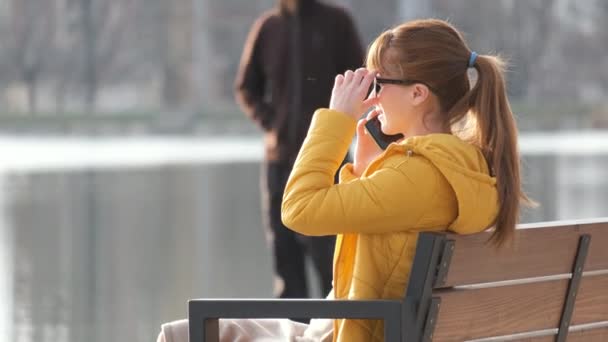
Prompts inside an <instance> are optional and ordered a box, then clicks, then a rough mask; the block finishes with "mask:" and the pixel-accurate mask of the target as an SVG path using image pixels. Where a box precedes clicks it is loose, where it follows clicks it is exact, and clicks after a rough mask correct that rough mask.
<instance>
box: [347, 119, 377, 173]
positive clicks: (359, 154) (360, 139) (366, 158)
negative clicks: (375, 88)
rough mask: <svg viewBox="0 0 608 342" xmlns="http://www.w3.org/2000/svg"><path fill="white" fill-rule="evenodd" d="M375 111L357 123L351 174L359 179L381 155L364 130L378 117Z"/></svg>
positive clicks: (372, 139)
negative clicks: (368, 123) (366, 125)
mask: <svg viewBox="0 0 608 342" xmlns="http://www.w3.org/2000/svg"><path fill="white" fill-rule="evenodd" d="M378 114H379V112H378V110H377V109H375V108H374V109H373V110H371V111H370V112H369V113H368V114H367V117H366V118H363V119H361V120H359V122H357V143H356V145H355V160H354V163H353V173H354V174H355V176H357V177H359V176H361V174H363V171H365V169H366V168H367V166H368V165H369V164H370V163H371V162H372V160H374V159H376V157H378V155H380V154H381V153H382V149H380V147H379V146H378V144H376V142H375V141H374V138H372V136H371V135H370V134H369V133H368V132H367V130H366V129H365V124H366V123H367V122H368V121H369V120H371V119H373V118H374V117H376V116H378Z"/></svg>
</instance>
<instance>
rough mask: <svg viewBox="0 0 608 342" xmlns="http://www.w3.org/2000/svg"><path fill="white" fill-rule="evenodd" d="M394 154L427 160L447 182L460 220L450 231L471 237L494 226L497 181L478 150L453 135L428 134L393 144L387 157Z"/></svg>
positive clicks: (454, 222)
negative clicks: (393, 152) (410, 155)
mask: <svg viewBox="0 0 608 342" xmlns="http://www.w3.org/2000/svg"><path fill="white" fill-rule="evenodd" d="M391 150H394V151H395V152H401V153H414V154H418V155H421V156H424V157H425V158H427V159H428V160H429V161H431V163H432V164H433V165H434V166H435V167H437V169H439V171H440V172H441V173H442V174H443V175H444V177H445V178H446V179H447V181H448V183H449V184H450V185H451V186H452V188H453V189H454V193H455V194H456V199H457V201H458V216H457V217H456V219H455V220H454V221H453V222H452V223H451V224H450V226H449V227H448V229H449V230H451V231H453V232H456V233H459V234H471V233H477V232H479V231H481V230H485V229H486V228H488V227H490V226H492V225H493V224H494V221H495V220H496V216H497V214H498V208H499V203H498V192H497V189H496V178H495V177H491V176H490V172H489V167H488V164H487V162H486V160H485V158H484V157H483V154H482V153H481V151H480V150H479V149H478V148H476V147H475V146H472V145H470V144H468V143H466V142H464V141H462V140H461V139H460V138H458V137H456V136H453V135H450V134H429V135H425V136H416V137H411V138H408V139H405V140H404V141H403V142H401V143H399V144H392V145H391V146H389V148H388V149H387V153H391ZM409 151H411V152H409Z"/></svg>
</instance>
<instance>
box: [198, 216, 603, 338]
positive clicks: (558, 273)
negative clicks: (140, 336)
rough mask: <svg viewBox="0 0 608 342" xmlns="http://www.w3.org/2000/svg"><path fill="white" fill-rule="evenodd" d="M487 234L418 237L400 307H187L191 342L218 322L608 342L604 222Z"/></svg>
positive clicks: (230, 303)
mask: <svg viewBox="0 0 608 342" xmlns="http://www.w3.org/2000/svg"><path fill="white" fill-rule="evenodd" d="M488 237H489V233H480V234H475V235H469V236H459V235H454V234H434V233H423V234H420V238H419V241H418V246H417V249H416V255H415V258H414V264H413V268H412V274H411V277H410V282H409V285H408V288H407V291H406V294H405V297H404V299H403V300H372V301H345V300H279V299H270V300H257V299H251V300H240V299H239V300H214V299H197V300H191V301H189V319H190V342H200V341H203V337H205V339H204V341H217V340H218V336H217V335H218V320H217V319H218V318H281V317H314V318H360V319H383V320H384V323H385V324H384V331H385V340H386V341H390V342H393V341H408V342H409V341H475V342H481V341H484V342H490V341H522V340H525V341H533V342H544V341H576V342H578V341H585V342H594V341H608V218H606V219H596V220H586V221H571V222H546V223H537V224H528V225H521V226H520V227H518V230H517V232H516V234H515V238H514V240H513V243H512V244H511V245H509V246H507V247H505V248H504V249H501V250H496V249H494V248H493V247H492V246H490V245H488V244H487V243H486V241H487V239H488Z"/></svg>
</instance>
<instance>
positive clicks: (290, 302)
mask: <svg viewBox="0 0 608 342" xmlns="http://www.w3.org/2000/svg"><path fill="white" fill-rule="evenodd" d="M401 312H402V303H401V301H397V300H329V299H263V300H260V299H193V300H190V301H189V302H188V319H189V332H190V342H201V341H205V342H217V341H219V323H218V319H219V318H286V317H310V318H356V319H382V320H384V334H385V340H386V341H400V340H401V322H402V319H401Z"/></svg>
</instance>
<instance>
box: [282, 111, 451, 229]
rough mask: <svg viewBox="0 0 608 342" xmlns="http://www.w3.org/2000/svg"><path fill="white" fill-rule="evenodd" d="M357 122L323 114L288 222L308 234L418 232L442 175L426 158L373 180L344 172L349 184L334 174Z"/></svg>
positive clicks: (288, 192)
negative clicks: (334, 177) (337, 182)
mask: <svg viewBox="0 0 608 342" xmlns="http://www.w3.org/2000/svg"><path fill="white" fill-rule="evenodd" d="M355 125H356V122H355V121H354V120H353V119H351V118H349V117H347V116H346V115H344V114H342V113H339V112H336V111H331V110H319V111H317V112H316V113H315V115H314V117H313V121H312V124H311V128H310V130H309V133H308V136H307V138H306V140H305V142H304V145H303V146H302V149H301V151H300V154H299V155H298V159H297V160H296V163H295V165H294V168H293V170H292V173H291V175H290V177H289V181H288V183H287V187H286V189H285V194H284V197H283V204H282V210H281V214H282V219H283V223H284V224H285V225H286V226H287V227H289V228H290V229H292V230H294V231H297V232H299V233H302V234H305V235H316V236H319V235H333V234H342V233H363V234H381V233H391V232H397V231H400V232H401V231H406V230H410V229H411V230H418V229H421V228H424V227H421V226H419V221H420V219H421V218H422V217H423V215H424V214H425V213H426V212H427V211H429V210H432V208H431V207H432V203H433V198H434V193H435V191H436V188H437V174H438V173H439V171H438V170H437V169H436V168H435V167H434V166H432V165H431V163H430V162H429V161H428V160H427V159H426V158H423V157H420V156H412V157H407V158H402V157H399V158H401V159H403V162H401V163H400V164H397V165H396V166H392V167H388V166H386V167H381V168H380V169H379V170H377V171H376V172H374V173H373V174H371V175H370V176H368V177H361V178H358V177H354V176H353V175H352V174H350V173H351V168H352V165H347V166H345V168H343V169H342V172H341V173H342V174H341V179H342V180H346V182H344V183H340V184H337V185H334V184H333V175H334V173H335V171H336V169H337V167H338V165H339V163H340V160H341V156H342V155H344V152H345V151H346V149H348V145H349V143H350V140H351V137H352V135H353V134H354V132H355Z"/></svg>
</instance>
